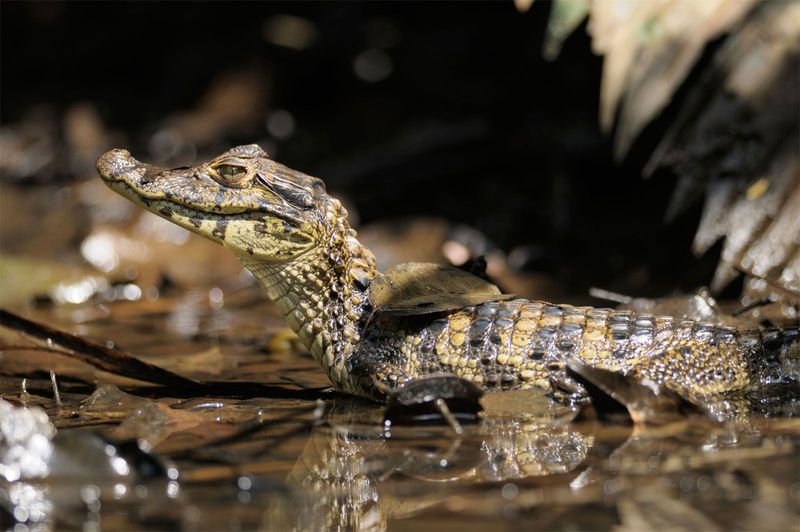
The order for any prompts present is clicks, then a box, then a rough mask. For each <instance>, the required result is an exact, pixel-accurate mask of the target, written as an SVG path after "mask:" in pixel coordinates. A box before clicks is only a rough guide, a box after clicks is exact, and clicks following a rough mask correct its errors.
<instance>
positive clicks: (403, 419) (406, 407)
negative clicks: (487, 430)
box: [384, 374, 483, 434]
mask: <svg viewBox="0 0 800 532" xmlns="http://www.w3.org/2000/svg"><path fill="white" fill-rule="evenodd" d="M482 396H483V391H482V390H481V389H480V388H478V387H477V386H475V385H474V384H472V383H471V382H469V381H467V380H464V379H461V378H459V377H456V376H455V375H448V374H443V375H429V376H426V377H419V378H416V379H413V380H411V381H409V382H408V383H406V384H405V385H403V386H402V387H401V388H398V389H396V390H393V391H392V392H391V393H390V394H389V404H388V406H387V408H386V414H385V415H384V420H385V422H386V423H387V424H393V425H416V424H421V423H439V422H441V420H442V419H444V420H445V421H446V422H447V423H448V424H449V425H450V426H451V427H452V428H453V430H454V431H455V432H456V434H461V433H462V432H463V428H462V427H461V423H463V422H467V423H474V422H475V421H476V420H477V419H478V413H479V412H480V411H481V410H482V407H481V404H480V398H481V397H482Z"/></svg>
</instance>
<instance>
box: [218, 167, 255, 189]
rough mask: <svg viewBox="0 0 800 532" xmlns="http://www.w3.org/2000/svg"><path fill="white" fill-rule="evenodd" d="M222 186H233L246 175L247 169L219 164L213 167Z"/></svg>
mask: <svg viewBox="0 0 800 532" xmlns="http://www.w3.org/2000/svg"><path fill="white" fill-rule="evenodd" d="M214 170H216V172H217V174H219V176H220V178H222V179H223V181H225V183H224V184H228V185H235V184H237V183H238V182H239V181H241V180H242V179H244V177H245V176H246V175H247V168H245V167H244V166H239V165H236V164H220V165H217V166H215V167H214Z"/></svg>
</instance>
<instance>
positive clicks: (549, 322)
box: [539, 316, 561, 327]
mask: <svg viewBox="0 0 800 532" xmlns="http://www.w3.org/2000/svg"><path fill="white" fill-rule="evenodd" d="M560 323H561V317H560V316H542V318H541V319H540V320H539V326H540V327H555V326H556V325H559V324H560Z"/></svg>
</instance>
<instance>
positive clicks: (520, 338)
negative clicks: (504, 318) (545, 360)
mask: <svg viewBox="0 0 800 532" xmlns="http://www.w3.org/2000/svg"><path fill="white" fill-rule="evenodd" d="M530 339H531V337H530V335H529V334H525V333H521V332H515V333H514V334H512V335H511V343H512V344H514V345H515V346H517V347H528V342H530Z"/></svg>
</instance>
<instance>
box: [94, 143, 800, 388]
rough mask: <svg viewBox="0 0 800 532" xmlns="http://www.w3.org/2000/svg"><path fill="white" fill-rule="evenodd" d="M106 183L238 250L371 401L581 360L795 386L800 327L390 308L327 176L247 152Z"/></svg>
mask: <svg viewBox="0 0 800 532" xmlns="http://www.w3.org/2000/svg"><path fill="white" fill-rule="evenodd" d="M97 169H98V172H99V173H100V175H101V176H102V177H103V179H104V180H105V182H106V184H108V186H110V187H111V188H112V189H114V190H115V191H117V192H119V193H120V194H122V195H123V196H125V197H127V198H128V199H130V200H131V201H133V202H134V203H136V204H138V205H141V206H142V207H144V208H146V209H147V210H149V211H151V212H154V213H156V214H158V215H159V216H161V217H163V218H166V219H168V220H171V221H173V222H175V223H176V224H178V225H180V226H182V227H185V228H187V229H189V230H191V231H193V232H196V233H199V234H201V235H203V236H205V237H206V238H209V239H211V240H213V241H215V242H218V243H220V244H222V245H223V246H225V247H228V248H230V249H231V250H232V251H233V252H234V253H235V254H236V255H237V256H238V257H239V259H240V260H241V262H242V264H243V265H244V266H245V267H246V268H248V269H249V270H250V271H251V272H252V273H253V275H254V276H255V278H256V279H258V281H259V282H260V283H261V285H262V286H263V287H264V289H265V290H266V292H267V295H268V296H269V297H270V299H272V300H274V301H276V303H277V305H278V307H279V308H280V310H281V311H282V312H283V314H284V315H285V316H286V320H287V321H288V323H289V325H290V326H291V327H292V329H293V330H294V331H295V332H297V334H298V335H299V337H300V339H301V340H302V341H303V343H304V344H305V345H306V346H307V347H308V348H309V350H310V352H311V354H312V355H313V356H314V357H315V358H316V359H317V360H318V361H319V362H320V363H321V364H322V367H323V368H324V369H325V371H326V372H327V373H328V375H329V376H330V379H331V381H332V382H333V384H334V385H335V386H336V388H338V389H340V390H343V391H345V392H349V393H352V394H356V395H360V396H363V397H368V398H371V399H378V400H380V399H384V398H385V396H386V394H387V393H391V391H392V390H395V389H397V388H398V387H401V386H403V385H404V384H406V383H408V382H410V381H412V380H414V379H419V378H423V377H424V376H427V375H431V374H437V373H447V374H451V375H454V376H456V377H458V378H462V379H466V380H469V381H471V382H473V383H475V384H477V385H478V386H480V387H481V388H484V389H509V388H525V387H538V388H543V389H547V390H552V391H553V392H554V393H555V394H556V395H558V394H567V395H573V396H574V395H578V396H580V395H582V394H583V390H582V388H581V386H580V385H579V384H578V383H577V382H575V381H573V380H572V379H571V378H570V377H569V376H568V374H567V372H566V368H565V365H566V362H567V361H568V360H570V359H574V360H578V361H580V362H582V363H583V364H586V365H588V366H590V367H593V368H598V369H604V370H608V371H612V372H618V373H622V374H624V375H630V376H632V377H634V378H637V379H640V380H642V381H649V382H652V383H655V384H659V385H663V386H664V387H666V388H668V389H670V390H672V391H674V392H676V393H678V394H680V395H681V396H683V397H684V398H686V399H689V400H690V401H694V402H697V401H700V400H701V399H702V398H706V397H708V396H717V395H719V394H726V393H729V392H735V391H744V390H747V389H749V388H751V387H754V386H756V385H758V384H760V383H761V382H764V381H775V380H796V379H797V359H798V358H800V356H798V350H800V347H798V344H799V343H800V342H798V341H797V329H790V330H786V331H783V332H772V333H769V334H768V335H767V336H764V335H762V333H760V332H758V331H753V332H748V333H742V332H739V331H737V330H736V329H734V328H731V327H721V326H716V325H714V324H710V323H698V322H694V321H691V320H677V319H673V318H670V317H662V316H652V315H647V314H637V313H633V312H630V311H612V310H608V309H593V308H590V307H572V306H568V305H552V304H549V303H545V302H541V301H527V300H521V299H520V300H514V301H505V302H492V303H484V304H481V305H476V306H474V307H467V308H463V309H460V310H455V311H452V312H448V313H440V314H434V315H420V316H411V317H396V316H386V315H381V314H380V312H379V310H380V309H377V310H378V312H376V309H373V308H372V307H371V304H370V300H369V286H370V283H371V282H372V281H373V280H374V279H375V278H376V277H377V276H379V275H381V274H380V273H379V272H378V271H377V269H376V267H375V259H374V257H373V255H372V253H371V252H370V251H369V250H368V249H366V248H364V247H363V246H362V245H361V244H360V243H359V242H358V240H356V233H355V231H354V230H352V229H351V228H350V227H349V224H348V222H347V212H346V211H345V209H344V208H343V207H342V206H341V204H340V203H339V201H338V200H336V199H334V198H332V197H330V196H329V195H327V194H326V193H325V189H324V185H323V184H322V181H320V180H319V179H317V178H314V177H310V176H307V175H305V174H302V173H300V172H296V171H294V170H291V169H289V168H286V167H285V166H282V165H280V164H279V163H276V162H274V161H272V160H271V159H269V158H268V156H267V154H266V153H264V151H263V150H261V148H259V147H258V146H256V145H249V146H239V147H236V148H233V149H232V150H229V151H228V152H226V153H224V154H222V155H221V156H219V157H217V158H215V159H213V160H212V161H210V162H208V163H204V164H201V165H198V166H195V167H191V168H177V169H172V170H169V169H161V168H156V167H153V166H150V165H147V164H144V163H141V162H139V161H137V160H135V159H134V158H132V157H131V155H130V153H128V152H127V151H125V150H112V151H110V152H108V153H106V154H104V155H103V156H102V157H101V158H100V159H99V160H98V163H97Z"/></svg>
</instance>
